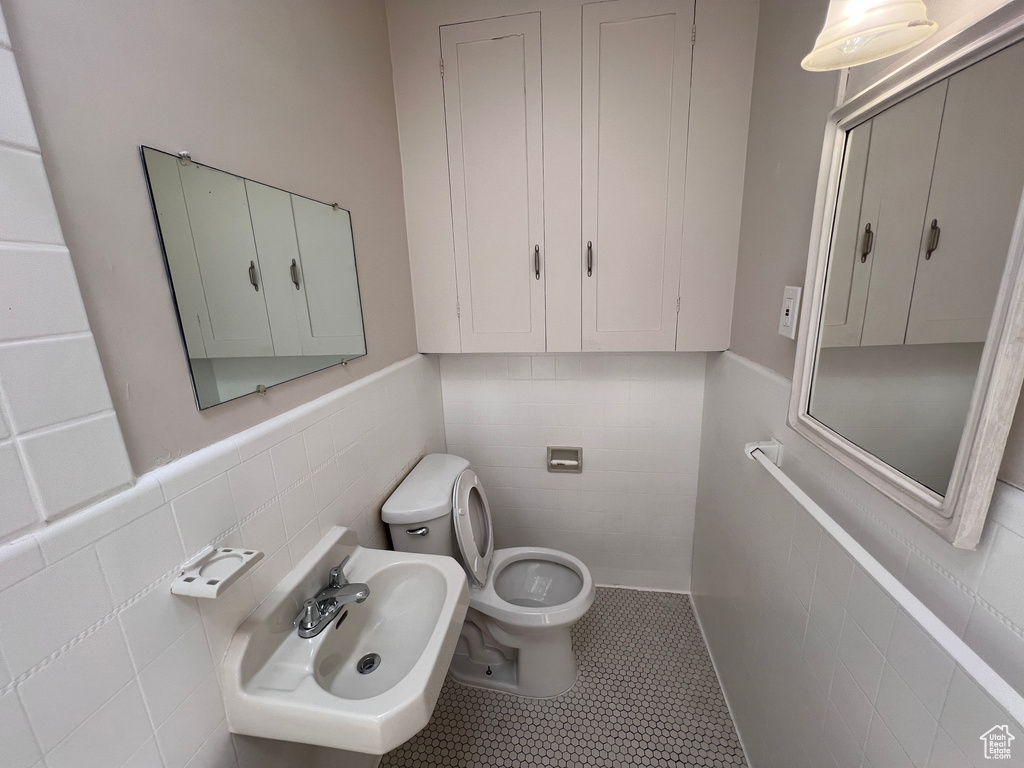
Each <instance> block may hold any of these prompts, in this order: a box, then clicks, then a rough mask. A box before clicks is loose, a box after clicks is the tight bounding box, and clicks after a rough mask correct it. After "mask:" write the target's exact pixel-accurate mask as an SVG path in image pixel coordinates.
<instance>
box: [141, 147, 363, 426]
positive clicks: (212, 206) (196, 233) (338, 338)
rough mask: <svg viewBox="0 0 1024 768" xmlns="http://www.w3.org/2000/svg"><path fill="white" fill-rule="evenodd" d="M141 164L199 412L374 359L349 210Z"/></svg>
mask: <svg viewBox="0 0 1024 768" xmlns="http://www.w3.org/2000/svg"><path fill="white" fill-rule="evenodd" d="M142 159H143V163H144V165H145V169H146V178H147V180H148V182H149V191H150V195H151V197H152V202H153V210H154V212H155V215H156V221H157V228H158V230H159V233H160V242H161V245H162V247H163V252H164V259H165V261H166V265H167V274H168V276H169V278H170V281H171V287H172V292H173V295H174V301H175V306H176V307H177V311H178V322H179V324H180V326H181V335H182V340H183V342H184V346H185V352H186V355H187V357H188V361H189V367H190V369H191V372H192V384H193V387H194V389H195V397H196V403H197V404H198V406H199V408H200V409H204V408H209V407H211V406H214V405H217V404H219V403H223V402H225V401H227V400H231V399H234V398H236V397H241V396H243V395H247V394H250V393H252V392H257V391H262V390H263V388H265V387H270V386H273V385H275V384H280V383H281V382H284V381H288V380H290V379H294V378H297V377H299V376H304V375H306V374H308V373H312V372H314V371H319V370H321V369H323V368H327V367H329V366H332V365H338V364H342V363H347V362H348V361H349V360H352V359H354V358H357V357H361V356H363V355H365V354H366V338H365V336H364V334H363V317H362V308H361V306H360V303H359V281H358V279H357V276H356V260H355V246H354V243H353V238H352V218H351V216H350V214H349V212H348V211H347V210H345V209H344V208H340V207H338V206H337V205H328V204H326V203H321V202H317V201H316V200H311V199H309V198H307V197H302V196H300V195H295V194H291V193H289V192H285V191H283V190H280V189H276V188H275V187H270V186H267V185H266V184H260V183H258V182H255V181H252V180H251V179H245V178H242V177H241V176H235V175H234V174H231V173H226V172H225V171H220V170H217V169H216V168H209V167H207V166H205V165H201V164H199V163H195V162H192V160H191V159H189V158H188V157H187V156H179V155H172V154H170V153H167V152H161V151H159V150H156V149H151V148H150V147H142Z"/></svg>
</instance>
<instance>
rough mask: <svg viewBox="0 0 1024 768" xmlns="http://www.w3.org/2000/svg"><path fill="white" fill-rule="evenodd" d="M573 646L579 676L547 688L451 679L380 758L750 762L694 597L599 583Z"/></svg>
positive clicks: (392, 765)
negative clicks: (544, 695) (429, 709)
mask: <svg viewBox="0 0 1024 768" xmlns="http://www.w3.org/2000/svg"><path fill="white" fill-rule="evenodd" d="M573 645H574V647H575V650H576V658H577V659H578V661H579V667H580V676H579V679H578V680H577V681H576V685H575V686H574V687H573V689H572V690H570V691H569V692H568V693H565V694H563V695H562V696H559V697H557V698H554V699H524V698H521V697H518V696H510V695H509V694H506V693H498V692H496V691H482V690H478V689H475V688H467V687H465V686H462V685H459V684H458V683H454V682H452V681H451V680H450V679H449V680H446V681H445V684H444V688H443V689H442V690H441V696H440V698H439V699H438V702H437V707H436V708H435V709H434V716H433V717H432V718H431V720H430V723H429V724H428V725H427V727H426V728H424V729H423V730H422V731H420V733H419V734H417V735H416V736H414V737H413V738H412V739H410V740H409V741H407V742H406V743H405V744H403V745H402V746H400V747H398V749H396V750H394V751H393V752H390V753H388V754H387V755H385V756H384V758H383V761H382V762H381V768H385V766H387V767H388V768H423V767H425V766H474V768H475V767H476V766H507V767H508V768H518V766H564V767H566V768H568V766H599V767H602V768H605V767H606V768H618V767H619V766H652V767H654V768H658V767H662V768H665V767H668V766H672V767H675V766H707V767H709V768H710V767H712V766H714V767H716V768H717V767H719V766H721V767H724V766H730V767H732V766H746V764H747V763H746V760H745V759H744V757H743V750H742V748H741V747H740V743H739V739H738V738H737V737H736V729H735V728H734V727H733V722H732V718H731V717H730V715H729V709H728V708H727V707H726V704H725V699H724V698H723V696H722V689H721V687H720V686H719V684H718V678H717V676H716V675H715V670H714V668H713V667H712V666H711V659H710V657H709V656H708V651H707V648H706V647H705V645H704V639H703V637H701V634H700V629H698V627H697V620H696V618H695V617H694V615H693V608H692V606H691V604H690V599H689V596H687V595H675V594H669V593H665V592H638V591H634V590H627V589H611V588H604V587H602V588H599V589H598V590H597V599H596V600H595V602H594V607H593V608H591V609H590V612H589V613H587V615H586V616H585V617H583V619H582V620H581V621H580V622H579V623H578V624H577V625H576V627H575V629H574V631H573Z"/></svg>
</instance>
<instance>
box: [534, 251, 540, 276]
mask: <svg viewBox="0 0 1024 768" xmlns="http://www.w3.org/2000/svg"><path fill="white" fill-rule="evenodd" d="M533 276H534V277H535V278H537V279H538V280H540V246H539V245H535V246H533Z"/></svg>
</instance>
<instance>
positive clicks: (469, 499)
mask: <svg viewBox="0 0 1024 768" xmlns="http://www.w3.org/2000/svg"><path fill="white" fill-rule="evenodd" d="M452 507H453V509H454V513H453V514H452V520H453V521H454V524H455V538H456V539H457V540H458V542H459V551H460V552H461V553H462V562H463V563H465V564H466V570H467V571H469V575H470V577H471V578H472V579H473V581H475V582H476V583H477V586H481V587H482V586H483V585H484V584H486V583H487V569H488V568H489V567H490V565H491V555H492V554H493V553H494V531H493V530H492V529H491V508H490V507H489V506H488V504H487V496H486V495H485V494H484V488H483V486H482V485H480V478H478V477H477V476H476V472H474V471H473V470H472V469H466V470H463V472H462V474H460V475H459V477H458V479H457V480H456V481H455V491H454V492H453V494H452Z"/></svg>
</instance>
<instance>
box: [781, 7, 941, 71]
mask: <svg viewBox="0 0 1024 768" xmlns="http://www.w3.org/2000/svg"><path fill="white" fill-rule="evenodd" d="M938 28H939V27H938V25H937V24H936V23H935V22H934V21H931V20H930V19H929V18H928V10H927V9H926V8H925V7H924V3H923V2H922V0H831V2H830V3H829V6H828V16H827V17H826V18H825V27H824V28H823V29H822V30H821V34H820V35H818V39H817V41H816V42H815V44H814V50H813V51H811V52H810V53H809V54H807V56H806V57H805V58H804V60H803V61H802V62H800V66H802V67H803V68H804V69H808V70H810V71H812V72H824V71H826V70H830V69H842V68H843V67H855V66H857V65H858V64H867V63H868V62H869V61H875V60H877V59H883V58H885V57H886V56H891V55H892V54H894V53H899V52H900V51H905V50H907V49H908V48H913V47H914V46H915V45H917V44H918V43H920V42H923V41H924V40H927V39H928V38H929V37H931V36H932V35H934V34H935V32H936V31H938Z"/></svg>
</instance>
